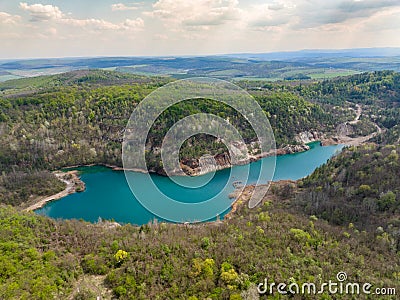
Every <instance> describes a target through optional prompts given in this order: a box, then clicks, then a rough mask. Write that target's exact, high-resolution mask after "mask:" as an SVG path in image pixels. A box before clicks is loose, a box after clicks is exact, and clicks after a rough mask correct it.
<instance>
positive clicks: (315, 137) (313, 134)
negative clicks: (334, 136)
mask: <svg viewBox="0 0 400 300" xmlns="http://www.w3.org/2000/svg"><path fill="white" fill-rule="evenodd" d="M323 139H324V135H323V134H322V133H321V132H318V131H304V132H300V133H299V134H298V135H296V137H295V140H296V142H298V143H300V144H308V143H311V142H315V141H321V140H323Z"/></svg>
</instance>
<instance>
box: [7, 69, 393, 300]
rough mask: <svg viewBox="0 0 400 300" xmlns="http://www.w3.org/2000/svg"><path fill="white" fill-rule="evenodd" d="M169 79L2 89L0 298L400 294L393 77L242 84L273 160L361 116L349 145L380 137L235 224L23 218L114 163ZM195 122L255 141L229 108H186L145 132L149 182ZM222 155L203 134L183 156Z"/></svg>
mask: <svg viewBox="0 0 400 300" xmlns="http://www.w3.org/2000/svg"><path fill="white" fill-rule="evenodd" d="M170 80H171V79H169V78H164V77H144V76H136V75H129V74H121V73H118V72H110V71H99V70H88V71H74V72H70V73H66V74H60V75H51V76H42V77H36V78H28V79H19V80H12V81H7V82H4V83H0V172H1V173H0V174H1V175H0V299H96V297H97V296H101V297H102V299H190V300H196V299H197V300H200V299H212V300H214V299H215V300H218V299H230V300H234V299H243V300H245V299H258V298H255V297H256V296H257V297H258V292H257V285H258V284H259V283H261V282H263V281H264V279H265V278H266V277H268V279H269V280H272V281H275V282H277V283H278V282H287V281H288V280H289V281H290V282H296V283H298V284H302V283H304V282H313V283H315V284H320V283H322V282H327V281H329V280H335V279H336V274H337V273H338V272H341V271H343V272H346V273H347V275H348V278H349V281H352V282H370V283H372V284H373V286H374V287H385V288H396V290H397V291H398V292H400V260H399V258H400V255H399V251H400V234H399V232H400V184H399V183H400V182H399V180H400V179H399V178H400V167H399V164H400V160H399V153H400V146H399V142H400V130H399V124H400V74H399V73H396V72H392V71H379V72H369V73H363V74H357V75H352V76H347V77H339V78H333V79H329V80H323V81H313V80H305V81H303V80H298V81H296V80H295V81H290V82H286V81H282V82H276V83H270V82H263V81H246V80H242V81H239V82H238V84H239V85H240V86H241V87H243V88H245V89H246V90H247V91H248V92H249V93H250V94H251V95H253V96H254V98H255V99H256V101H257V102H258V103H259V104H260V106H261V108H262V109H263V110H264V112H265V113H266V115H267V116H268V118H269V120H270V123H271V126H272V128H273V130H274V133H275V138H276V143H277V147H279V148H281V147H284V146H285V145H295V144H298V143H299V141H298V139H296V136H297V135H298V134H299V133H301V132H305V131H318V132H320V133H321V134H323V135H324V136H325V137H326V138H331V137H332V136H334V135H336V134H337V128H338V126H339V125H340V124H343V123H345V124H347V125H348V126H350V127H351V124H350V122H351V121H352V120H353V119H354V118H355V116H356V113H355V111H356V106H355V104H360V105H362V109H363V113H362V114H361V117H360V123H358V124H357V125H354V126H352V128H353V132H352V135H353V136H355V137H356V136H358V135H367V134H370V133H371V132H374V130H376V126H377V127H379V128H380V130H381V131H380V132H379V133H378V134H376V135H375V136H374V137H373V138H372V139H371V140H370V141H368V142H367V143H365V144H363V145H361V146H357V147H355V146H352V147H346V148H345V149H344V150H343V151H342V152H341V153H340V154H339V155H337V156H335V157H333V158H332V159H330V160H329V161H328V162H327V163H326V164H324V165H322V166H321V167H319V168H318V169H317V170H315V172H314V173H313V174H311V175H310V176H308V177H306V178H304V179H302V180H299V181H297V182H278V183H274V184H272V186H271V188H270V189H269V192H268V194H267V195H266V196H265V197H264V199H263V201H262V203H261V204H260V205H259V206H257V207H256V208H254V209H248V208H247V205H245V204H246V201H243V203H242V204H241V205H238V207H237V210H236V211H235V212H234V213H233V214H232V215H231V216H230V218H229V219H225V220H222V221H216V222H211V223H202V224H196V225H190V224H173V223H162V222H155V221H154V222H151V223H149V224H146V225H142V226H133V225H130V224H126V225H122V226H120V225H119V224H115V223H112V222H108V221H102V222H98V223H96V224H93V223H87V222H84V221H81V220H54V219H50V218H47V217H43V216H39V215H36V214H35V213H33V212H24V211H23V210H22V209H21V207H22V205H23V204H24V203H26V202H27V201H31V200H32V199H34V198H36V197H39V196H45V195H52V194H54V193H57V192H59V191H61V190H63V189H64V188H65V184H64V183H63V182H61V181H59V180H58V179H57V178H56V177H55V176H54V174H53V173H52V172H51V171H54V170H59V169H61V168H64V167H68V166H76V165H85V164H109V165H115V166H122V162H121V142H122V137H123V133H124V128H125V126H126V122H127V120H128V119H129V117H130V114H131V113H132V111H133V109H134V108H135V107H136V105H137V104H138V103H139V102H140V101H141V100H142V99H143V98H145V97H146V95H148V94H149V93H151V92H152V91H154V90H155V89H156V88H158V87H160V86H162V85H164V84H165V83H168V82H170ZM198 112H208V113H213V114H217V115H219V116H221V117H223V118H227V117H229V120H230V122H232V124H233V125H234V126H235V127H237V128H238V129H239V130H240V132H241V134H242V135H243V136H244V138H245V141H246V143H249V144H250V143H251V142H253V141H254V132H253V131H252V130H251V128H249V125H248V124H247V123H246V122H245V120H244V119H243V117H242V116H240V115H238V114H237V113H235V112H234V111H233V110H232V109H231V108H230V107H227V106H225V105H223V104H221V103H218V102H215V101H213V100H210V99H197V100H189V101H185V102H181V103H180V104H179V105H175V106H172V107H170V108H169V109H168V110H167V111H165V112H164V113H163V114H162V115H161V116H160V117H159V119H158V120H157V121H156V123H155V124H154V126H153V127H152V130H151V131H150V135H149V137H148V140H147V144H148V146H149V149H150V151H149V153H148V156H147V163H148V166H149V168H150V169H153V170H154V171H160V169H161V168H162V165H161V164H160V157H159V156H158V155H157V153H155V149H156V148H157V147H159V146H160V143H161V142H162V138H163V136H164V135H165V133H166V132H167V130H168V128H169V127H170V126H171V125H172V124H174V123H175V122H176V121H177V120H179V119H181V118H182V117H184V116H187V115H191V114H194V113H198ZM225 152H226V148H224V146H223V145H222V144H221V143H219V142H217V141H216V140H215V139H214V138H212V137H211V136H195V137H193V138H191V139H189V140H188V142H187V143H185V144H184V146H183V148H182V149H181V153H180V155H181V159H182V161H185V160H187V161H188V160H195V159H197V158H199V157H200V156H201V155H203V154H204V153H212V154H214V155H215V154H222V153H225ZM248 188H251V187H248ZM315 297H316V296H315V295H310V296H308V297H307V296H304V298H296V297H292V299H316V298H315ZM318 297H319V298H318V299H397V298H396V297H398V296H381V298H379V297H378V298H377V296H376V295H370V296H367V295H334V296H333V295H329V294H328V293H324V294H321V295H318ZM288 298H290V296H288ZM261 299H286V297H282V296H280V295H279V294H274V295H268V296H261Z"/></svg>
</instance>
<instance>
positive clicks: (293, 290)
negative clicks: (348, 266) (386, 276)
mask: <svg viewBox="0 0 400 300" xmlns="http://www.w3.org/2000/svg"><path fill="white" fill-rule="evenodd" d="M336 279H337V280H336V281H333V280H329V281H328V282H323V283H320V284H315V283H312V282H305V283H302V284H298V283H297V282H295V280H294V279H293V278H292V279H291V280H289V283H283V282H281V283H275V282H268V278H265V280H264V282H261V283H259V284H258V286H257V290H258V293H259V294H261V295H273V294H275V293H278V294H281V295H290V294H292V295H320V294H324V293H328V294H331V295H360V294H364V295H382V296H385V295H388V296H392V295H396V289H395V288H379V287H376V288H374V287H373V285H372V284H371V283H368V282H365V283H358V282H346V281H347V274H346V273H345V272H339V273H337V274H336Z"/></svg>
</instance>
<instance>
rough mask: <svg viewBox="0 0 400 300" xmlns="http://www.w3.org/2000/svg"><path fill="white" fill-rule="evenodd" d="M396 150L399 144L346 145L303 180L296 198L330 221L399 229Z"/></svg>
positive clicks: (364, 226) (314, 212)
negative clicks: (348, 146)
mask: <svg viewBox="0 0 400 300" xmlns="http://www.w3.org/2000/svg"><path fill="white" fill-rule="evenodd" d="M399 152H400V147H399V145H397V146H395V145H386V146H377V145H372V144H370V145H365V146H361V147H357V148H354V147H351V148H348V149H346V150H345V151H344V152H343V153H342V154H341V155H339V156H337V157H335V158H333V159H331V160H330V162H329V163H328V164H326V165H323V166H321V167H320V168H318V169H317V170H315V172H314V173H313V174H312V175H310V176H309V177H307V178H305V179H304V180H302V182H301V186H302V189H303V191H302V192H301V193H299V194H298V195H297V197H296V200H297V201H298V203H299V204H300V205H301V206H304V210H305V211H306V212H307V213H308V214H315V215H317V216H320V217H322V218H324V219H326V220H329V221H330V222H332V223H333V224H339V225H348V224H349V223H354V224H356V225H357V226H361V227H362V228H365V229H369V230H375V229H376V228H377V227H383V228H384V229H385V230H387V229H388V228H390V230H391V231H393V233H396V232H400V231H399V229H400V227H399V226H400V219H399V217H400V210H399V209H400V182H399V178H400V167H399V163H400V161H399ZM395 238H396V239H397V240H398V241H397V243H399V242H400V236H398V233H396V237H395ZM399 246H400V244H397V245H396V247H399Z"/></svg>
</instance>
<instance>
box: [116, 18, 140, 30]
mask: <svg viewBox="0 0 400 300" xmlns="http://www.w3.org/2000/svg"><path fill="white" fill-rule="evenodd" d="M120 26H121V25H120ZM122 27H123V28H124V29H128V30H129V29H134V30H140V29H142V28H143V27H144V21H143V19H142V18H136V19H135V20H131V19H126V20H125V22H124V23H123V24H122Z"/></svg>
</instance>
